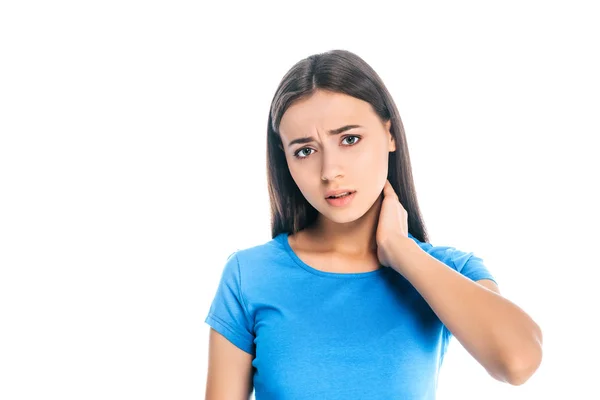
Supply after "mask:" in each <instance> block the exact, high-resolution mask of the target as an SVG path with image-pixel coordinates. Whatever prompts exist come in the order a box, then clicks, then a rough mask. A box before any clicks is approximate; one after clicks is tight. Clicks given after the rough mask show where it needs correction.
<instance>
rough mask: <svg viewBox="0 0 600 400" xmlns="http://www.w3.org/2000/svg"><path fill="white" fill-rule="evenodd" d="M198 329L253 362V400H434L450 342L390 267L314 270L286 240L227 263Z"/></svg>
mask: <svg viewBox="0 0 600 400" xmlns="http://www.w3.org/2000/svg"><path fill="white" fill-rule="evenodd" d="M409 237H410V238H411V239H413V240H414V241H415V242H416V243H418V244H419V246H420V247H421V248H422V249H423V250H424V251H425V252H427V253H429V254H430V255H431V256H433V257H435V258H436V259H438V260H440V261H441V262H443V263H444V264H446V265H448V266H449V267H451V268H454V269H455V270H457V271H458V272H460V273H461V274H463V275H465V276H467V277H468V278H470V279H472V280H474V281H476V280H479V279H491V280H493V281H494V282H495V280H494V278H493V277H492V275H491V274H490V272H489V271H488V269H487V268H486V267H485V266H484V264H483V260H482V259H481V258H479V257H477V256H475V255H473V253H465V252H462V251H459V250H457V249H455V248H453V247H447V246H432V245H431V244H429V243H426V242H421V241H419V240H418V239H416V238H415V237H414V236H412V235H411V234H409ZM205 322H206V323H207V324H209V325H210V326H211V327H212V328H214V329H215V330H216V331H217V332H219V333H221V334H222V335H223V336H225V337H226V338H227V339H228V340H229V341H230V342H231V343H233V344H234V345H236V346H237V347H239V348H240V349H242V350H243V351H245V352H247V353H249V354H251V355H253V356H254V359H253V361H252V366H253V367H254V368H253V373H254V376H253V383H254V396H255V399H256V400H287V399H294V400H301V399H310V400H314V399H326V400H335V399H344V400H348V399H377V400H381V399H419V400H421V399H434V398H435V392H436V389H437V382H438V373H439V370H440V366H441V365H442V360H443V358H444V354H445V352H446V349H447V346H448V342H449V340H450V338H451V336H452V335H451V333H450V331H449V330H448V329H447V328H446V327H445V326H444V325H443V324H442V322H441V321H440V320H439V318H438V317H437V316H436V315H435V313H434V312H433V311H432V309H431V308H430V307H429V305H428V304H427V303H426V302H425V300H424V299H423V297H422V296H421V295H420V294H419V293H418V292H417V290H416V289H415V288H414V287H413V286H412V285H411V284H410V282H409V281H408V280H406V279H405V278H404V277H403V276H402V275H401V274H399V273H398V272H397V271H396V270H394V269H393V268H389V267H383V266H382V267H381V268H380V269H378V270H374V271H370V272H362V273H334V272H324V271H320V270H317V269H315V268H312V267H310V266H309V265H307V264H306V263H304V262H303V261H302V260H301V259H300V258H299V257H298V256H297V255H296V254H295V253H294V251H293V250H292V248H291V247H290V245H289V242H288V234H287V233H281V234H279V235H278V236H276V237H275V238H273V239H271V240H270V241H268V242H266V243H263V244H260V245H257V246H254V247H251V248H247V249H243V250H237V251H236V252H234V253H233V254H231V255H230V256H229V258H228V259H227V261H226V263H225V267H224V269H223V272H222V276H221V281H220V283H219V286H218V288H217V290H216V295H215V297H214V299H213V302H212V304H211V306H210V310H209V312H208V316H207V317H206V320H205Z"/></svg>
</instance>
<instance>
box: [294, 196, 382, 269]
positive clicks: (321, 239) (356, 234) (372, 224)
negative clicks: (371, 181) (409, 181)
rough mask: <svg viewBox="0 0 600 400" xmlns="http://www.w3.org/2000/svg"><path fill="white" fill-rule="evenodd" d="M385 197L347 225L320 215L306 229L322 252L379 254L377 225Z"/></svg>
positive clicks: (356, 254) (361, 255) (360, 255)
mask: <svg viewBox="0 0 600 400" xmlns="http://www.w3.org/2000/svg"><path fill="white" fill-rule="evenodd" d="M382 201H383V196H379V197H378V198H377V200H376V201H375V203H373V206H372V207H371V208H370V209H369V210H368V211H367V212H366V213H365V214H364V215H363V216H362V217H360V218H358V219H357V220H355V221H352V222H347V223H337V222H333V221H331V220H329V219H327V218H325V217H323V215H319V216H318V217H317V220H316V221H315V223H314V224H313V225H311V226H310V227H308V228H306V230H307V231H309V232H310V234H311V236H312V237H313V238H314V239H315V242H316V243H319V247H321V251H324V252H337V253H342V254H346V255H349V256H357V257H363V256H368V255H372V254H376V253H377V241H376V236H375V234H376V232H377V223H378V220H379V211H380V210H381V202H382Z"/></svg>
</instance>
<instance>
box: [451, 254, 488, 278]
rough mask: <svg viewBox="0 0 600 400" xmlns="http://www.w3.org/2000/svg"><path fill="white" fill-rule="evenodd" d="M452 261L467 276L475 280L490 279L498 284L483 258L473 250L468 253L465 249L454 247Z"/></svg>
mask: <svg viewBox="0 0 600 400" xmlns="http://www.w3.org/2000/svg"><path fill="white" fill-rule="evenodd" d="M451 261H452V264H453V265H454V268H455V269H456V270H457V271H458V272H460V273H461V274H462V275H464V276H466V277H467V278H469V279H471V280H473V281H478V280H480V279H489V280H491V281H493V282H494V283H495V284H496V285H498V282H496V279H494V277H493V275H492V274H491V273H490V271H489V270H488V268H487V267H486V266H485V264H484V263H483V259H481V258H480V257H477V256H476V255H475V254H473V253H472V252H470V253H466V252H464V251H460V250H457V249H453V251H452V254H451Z"/></svg>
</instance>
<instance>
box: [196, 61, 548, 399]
mask: <svg viewBox="0 0 600 400" xmlns="http://www.w3.org/2000/svg"><path fill="white" fill-rule="evenodd" d="M267 159H268V162H267V164H268V165H267V167H268V168H267V172H268V183H269V194H270V200H271V210H272V219H271V227H272V239H271V240H269V241H268V242H266V243H261V244H258V245H256V246H254V247H251V248H246V249H243V250H238V251H236V252H234V253H233V254H232V255H231V256H230V257H229V258H228V260H227V261H226V263H225V267H224V270H223V273H222V277H221V282H220V284H219V286H218V288H217V291H216V295H215V297H214V300H213V302H212V305H211V307H210V311H209V314H208V316H207V318H206V321H205V322H206V323H208V324H209V325H210V326H211V328H212V329H211V330H210V343H209V362H208V376H207V387H206V398H207V399H208V400H217V399H240V400H241V399H248V398H249V396H250V395H251V393H252V391H253V390H254V392H255V398H256V399H257V400H271V399H274V400H275V399H276V400H285V399H294V400H297V399H311V400H313V399H326V400H331V399H344V400H348V399H378V400H379V399H434V398H435V392H436V388H437V378H438V373H439V370H440V366H441V365H442V360H443V358H444V354H445V351H446V349H447V347H448V342H449V340H450V339H451V337H452V336H455V337H456V338H457V339H458V340H459V341H460V343H461V344H462V345H463V346H464V347H465V348H466V350H467V351H468V352H469V353H470V354H471V355H472V356H473V357H474V358H475V359H476V360H477V361H478V362H479V363H480V364H481V365H482V366H483V367H484V368H485V369H486V370H487V371H488V372H489V374H490V375H491V376H492V377H494V378H495V379H498V380H500V381H504V382H508V383H510V384H513V385H520V384H522V383H523V382H525V381H526V380H527V379H528V378H529V377H530V376H531V375H532V374H533V373H534V371H535V370H536V369H537V368H538V366H539V364H540V362H541V358H542V348H541V343H542V334H541V331H540V328H539V326H538V325H537V324H536V323H535V322H534V321H533V320H532V319H531V318H530V317H529V316H528V315H527V314H526V313H525V312H524V311H523V310H522V309H520V308H519V307H518V306H516V305H515V304H513V303H512V302H510V301H509V300H507V299H506V298H504V297H503V296H502V295H501V294H500V292H499V290H498V286H497V284H496V282H495V280H494V278H493V276H492V275H491V274H490V272H489V271H488V269H487V268H486V266H485V265H484V264H483V262H482V259H481V258H479V257H477V256H475V255H474V254H473V253H466V252H463V251H460V250H458V249H455V248H453V247H449V246H433V245H432V244H430V243H429V242H428V238H427V233H426V229H425V226H424V223H423V219H422V216H421V213H420V211H419V206H418V202H417V196H416V192H415V189H414V183H413V177H412V171H411V164H410V157H409V154H408V147H407V142H406V137H405V133H404V128H403V125H402V121H401V119H400V115H399V113H398V110H397V108H396V105H395V104H394V101H393V100H392V97H391V96H390V94H389V92H388V90H387V89H386V87H385V85H384V84H383V82H382V81H381V79H380V78H379V76H378V75H377V74H376V73H375V71H373V69H372V68H371V67H370V66H369V65H368V64H367V63H366V62H365V61H364V60H362V59H361V58H360V57H358V56H357V55H355V54H353V53H351V52H348V51H342V50H335V51H330V52H327V53H323V54H316V55H313V56H310V57H308V58H306V59H304V60H301V61H299V62H298V63H297V64H295V65H294V66H293V67H292V68H291V70H290V71H289V72H287V74H286V75H285V76H284V77H283V79H282V81H281V83H280V85H279V87H278V88H277V90H276V93H275V96H274V98H273V101H272V104H271V109H270V113H269V119H268V127H267Z"/></svg>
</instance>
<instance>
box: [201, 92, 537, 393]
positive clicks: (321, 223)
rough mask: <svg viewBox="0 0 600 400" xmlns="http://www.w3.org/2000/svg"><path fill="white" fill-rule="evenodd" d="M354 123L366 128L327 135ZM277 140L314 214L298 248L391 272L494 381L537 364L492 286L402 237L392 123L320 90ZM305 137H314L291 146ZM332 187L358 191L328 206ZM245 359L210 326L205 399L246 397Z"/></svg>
mask: <svg viewBox="0 0 600 400" xmlns="http://www.w3.org/2000/svg"><path fill="white" fill-rule="evenodd" d="M350 124H352V125H361V126H362V128H354V129H351V130H348V131H345V132H343V133H341V134H339V135H329V134H328V133H327V132H328V131H329V130H331V129H337V128H340V127H342V126H346V125H350ZM280 134H281V140H282V144H283V148H284V151H285V156H286V160H287V164H288V167H289V169H290V172H291V175H292V177H293V179H294V180H295V182H296V184H297V185H298V188H299V189H300V191H301V192H302V194H303V195H304V197H305V198H306V199H307V201H308V202H309V203H310V204H311V205H312V206H313V207H314V208H315V209H317V211H318V212H319V216H318V218H317V221H316V223H315V224H314V225H313V226H311V227H308V228H306V229H304V230H302V231H300V232H297V233H296V234H295V235H290V236H289V237H288V240H289V242H290V246H292V248H293V249H294V251H295V252H296V253H297V254H299V255H300V256H301V257H302V258H303V259H304V260H305V261H307V263H308V264H309V265H311V266H313V267H315V268H319V269H323V268H324V267H323V265H326V266H327V268H332V269H333V270H335V271H337V272H344V271H345V272H359V271H369V270H372V269H374V268H379V264H381V265H384V266H386V267H391V268H393V269H395V270H396V271H397V272H398V273H400V274H402V275H403V276H404V277H405V278H407V279H408V281H410V282H411V284H412V285H413V286H414V287H415V288H416V289H417V290H418V291H419V293H420V294H421V295H422V296H423V298H424V299H425V300H426V301H427V302H428V304H429V305H430V306H431V308H432V310H433V311H434V312H435V313H436V315H437V316H438V317H439V318H440V320H441V321H442V322H443V323H444V325H446V326H447V327H448V329H449V330H450V331H451V332H452V333H453V335H454V336H455V337H456V338H457V339H458V340H459V341H460V343H461V344H462V345H463V347H464V348H465V349H466V350H467V351H468V352H469V353H470V354H471V355H472V356H473V357H474V358H475V359H476V360H477V361H478V362H479V363H480V364H481V365H482V366H483V367H484V368H485V369H486V370H487V371H488V373H489V374H490V375H491V376H492V377H494V378H495V379H497V380H499V381H502V382H509V383H511V384H513V385H521V384H523V383H525V382H526V381H527V380H528V379H529V377H530V376H531V375H532V374H533V373H534V372H535V371H536V369H537V368H538V366H539V365H540V363H541V360H542V332H541V329H540V327H539V326H538V325H537V324H536V323H535V322H534V321H533V320H532V319H531V317H530V316H529V315H528V314H526V313H525V312H524V311H523V310H522V309H521V308H519V307H518V306H517V305H516V304H514V303H512V302H510V301H509V300H508V299H506V298H504V297H503V296H502V295H501V294H500V292H499V290H498V287H497V285H496V284H495V283H494V282H493V281H491V280H487V279H482V280H479V281H477V282H473V281H471V280H470V279H468V278H466V277H465V276H462V275H461V274H460V273H458V272H457V271H455V270H453V269H452V268H448V267H447V266H446V265H445V264H443V263H442V262H440V261H438V260H437V259H435V258H433V257H431V256H430V255H429V254H427V253H425V252H424V251H422V250H421V249H420V248H419V246H418V245H417V244H416V243H415V242H413V241H412V240H411V239H410V238H408V227H407V217H408V215H407V213H406V210H405V209H404V207H403V206H402V204H401V203H400V201H399V199H398V196H397V194H396V193H395V192H394V189H393V187H392V186H391V185H390V183H389V182H388V181H387V173H388V171H387V160H388V155H389V152H391V151H395V150H396V147H395V143H394V140H393V136H392V135H391V133H390V123H389V121H381V120H380V119H379V118H378V116H377V115H376V114H375V112H374V111H373V109H372V108H371V106H370V105H369V104H368V103H366V102H364V101H362V100H359V99H356V98H353V97H351V96H347V95H344V94H339V93H332V92H326V91H321V90H320V91H317V92H316V93H314V94H313V95H312V96H311V97H309V98H307V99H303V100H301V101H298V102H296V103H295V104H293V105H292V106H290V107H289V108H288V110H286V112H285V113H284V115H283V117H282V120H281V124H280ZM350 135H358V136H360V137H361V138H360V139H357V138H353V137H350ZM305 136H313V137H314V140H313V141H312V142H310V143H305V144H294V145H292V146H291V147H289V146H288V145H289V144H290V142H291V141H293V140H295V139H298V138H301V137H305ZM300 149H306V150H303V151H302V152H301V153H300V154H299V155H300V157H303V156H305V157H306V156H307V157H306V159H302V160H299V159H297V158H295V157H294V154H295V153H296V152H297V151H298V150H300ZM338 188H346V189H352V190H356V194H355V198H354V199H353V201H352V202H351V203H350V204H349V205H348V206H345V207H333V206H330V205H329V204H328V203H327V201H326V200H325V193H326V192H327V191H328V190H330V189H338ZM323 260H325V262H324V263H322V261H323ZM332 265H333V266H332ZM251 363H252V356H251V355H250V354H248V353H245V352H243V351H242V350H240V349H238V348H237V347H235V346H234V345H233V344H232V343H230V342H229V341H227V339H226V338H224V337H223V336H222V335H221V334H219V333H217V332H216V331H215V330H214V329H211V336H210V356H209V374H208V380H207V390H206V399H207V400H212V399H222V398H231V399H248V398H249V395H250V393H251V392H252V368H251V367H252V365H251Z"/></svg>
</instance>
